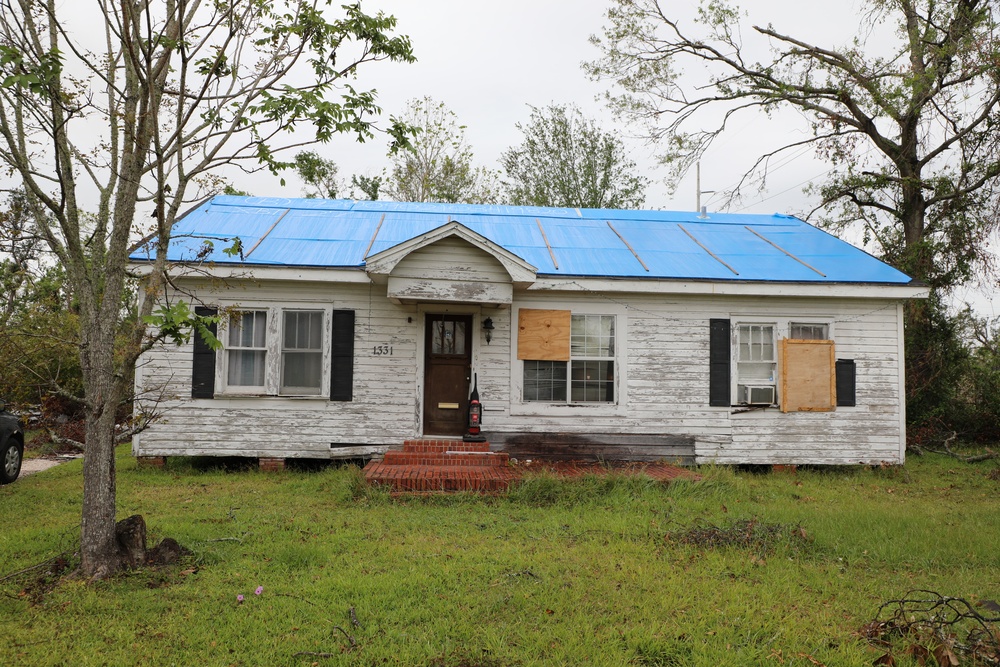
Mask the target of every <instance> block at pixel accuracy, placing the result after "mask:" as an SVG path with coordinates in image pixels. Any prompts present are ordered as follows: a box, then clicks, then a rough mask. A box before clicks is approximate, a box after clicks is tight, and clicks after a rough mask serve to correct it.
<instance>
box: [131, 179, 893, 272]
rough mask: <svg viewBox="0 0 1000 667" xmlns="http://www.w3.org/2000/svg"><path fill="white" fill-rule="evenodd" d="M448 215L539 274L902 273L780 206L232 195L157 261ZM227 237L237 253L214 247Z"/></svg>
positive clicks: (358, 238) (288, 262)
mask: <svg viewBox="0 0 1000 667" xmlns="http://www.w3.org/2000/svg"><path fill="white" fill-rule="evenodd" d="M449 222H458V223H461V224H462V225H464V226H465V227H468V228H469V229H471V230H472V231H474V232H476V233H477V234H480V235H481V236H483V237H485V238H486V239H489V240H490V241H492V242H493V243H496V244H497V245H499V246H501V247H503V248H505V249H506V250H508V251H509V252H511V253H513V254H514V255H517V256H518V257H520V258H521V259H523V260H524V261H525V262H527V263H529V264H531V265H532V266H535V267H536V268H537V269H538V274H539V275H556V276H558V275H563V276H584V277H589V276H592V277H607V278H652V279H676V280H741V281H744V280H745V281H763V282H836V283H882V284H906V283H909V282H910V278H909V277H908V276H906V275H905V274H903V273H901V272H899V271H897V270H896V269H894V268H892V267H891V266H889V265H888V264H885V263H883V262H881V261H879V260H878V259H876V258H874V257H872V256H871V255H869V254H868V253H866V252H864V251H862V250H860V249H858V248H855V247H854V246H852V245H851V244H849V243H847V242H845V241H842V240H840V239H838V238H836V237H834V236H831V235H830V234H828V233H826V232H824V231H822V230H820V229H817V228H815V227H813V226H811V225H809V224H807V223H805V222H803V221H802V220H799V219H798V218H795V217H792V216H787V215H753V214H732V213H710V214H708V215H707V216H705V217H702V216H700V215H699V214H698V213H693V212H692V213H687V212H678V211H621V210H598V209H582V210H578V209H565V208H540V207H531V206H493V205H473V204H410V203H399V202H371V201H359V202H355V201H351V200H324V199H279V198H264V197H233V196H218V197H214V198H212V199H210V200H208V201H206V202H205V203H203V204H202V205H200V206H199V207H198V208H196V209H195V210H193V211H191V212H190V213H189V214H187V215H186V216H184V217H183V218H182V219H181V220H180V221H179V222H178V223H177V224H176V226H175V227H174V233H173V238H172V240H171V242H170V249H169V251H168V259H169V260H171V261H174V262H191V261H210V262H216V263H218V264H251V265H268V266H303V267H305V266H308V267H356V268H363V267H364V265H365V258H366V257H369V256H371V255H374V254H376V253H379V252H381V251H383V250H387V249H389V248H392V247H394V246H396V245H399V244H400V243H403V242H406V241H409V240H410V239H413V238H414V237H417V236H420V235H421V234H424V233H427V232H429V231H431V230H434V229H437V228H438V227H441V226H442V225H446V224H448V223H449ZM376 230H377V235H376ZM543 230H544V235H543ZM237 237H238V238H239V239H240V241H241V243H242V248H243V253H244V257H242V258H241V257H240V256H238V255H236V256H231V255H228V254H226V253H225V252H223V250H224V249H225V248H228V247H230V246H231V245H232V243H233V239H235V238H237ZM546 240H547V241H548V245H549V246H550V247H551V253H550V251H549V247H547V246H546ZM626 243H627V245H626ZM629 246H631V249H630V248H629ZM633 251H634V254H633ZM148 252H149V250H148V249H145V248H144V249H140V250H139V251H137V252H136V253H134V254H133V255H132V259H133V260H137V261H142V260H147V259H149V255H148ZM636 255H638V258H637V257H636ZM553 256H554V257H555V260H556V263H558V267H557V266H556V265H555V264H554V263H553ZM640 259H641V261H640ZM643 263H644V264H645V267H644V266H643ZM647 268H648V270H647Z"/></svg>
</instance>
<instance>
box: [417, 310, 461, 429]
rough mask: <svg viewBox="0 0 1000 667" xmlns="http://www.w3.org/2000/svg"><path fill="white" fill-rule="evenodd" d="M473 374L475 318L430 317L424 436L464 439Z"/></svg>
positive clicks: (427, 344) (426, 343)
mask: <svg viewBox="0 0 1000 667" xmlns="http://www.w3.org/2000/svg"><path fill="white" fill-rule="evenodd" d="M471 372H472V316H471V315H427V330H426V332H425V335H424V435H463V434H465V432H466V427H467V421H468V411H469V379H470V378H471Z"/></svg>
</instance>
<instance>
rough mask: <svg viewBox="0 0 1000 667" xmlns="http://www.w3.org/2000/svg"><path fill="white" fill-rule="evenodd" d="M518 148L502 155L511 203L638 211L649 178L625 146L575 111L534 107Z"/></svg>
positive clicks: (570, 107)
mask: <svg viewBox="0 0 1000 667" xmlns="http://www.w3.org/2000/svg"><path fill="white" fill-rule="evenodd" d="M517 129H519V130H520V131H521V133H522V134H523V135H524V139H523V141H522V142H521V144H520V145H519V146H515V147H512V148H510V149H508V150H507V151H506V152H505V153H504V154H503V155H501V156H500V164H501V165H502V166H503V169H504V171H505V172H506V174H507V182H506V186H507V199H508V201H509V202H510V203H511V204H515V205H522V206H566V207H570V208H639V207H640V206H642V203H643V201H645V198H646V196H645V189H646V186H647V185H648V184H649V179H648V178H646V177H644V176H641V175H640V174H638V173H637V171H636V164H635V162H634V161H633V160H631V159H630V158H629V157H628V151H627V150H626V148H625V144H624V143H623V142H622V140H621V139H620V138H619V137H618V136H617V135H615V134H612V133H610V132H605V131H604V130H602V129H601V127H600V126H599V125H598V124H597V122H596V121H594V120H591V119H588V118H586V117H585V116H584V115H583V112H581V111H580V109H579V108H578V107H576V106H567V105H560V104H553V105H551V106H549V107H546V108H544V109H539V108H537V107H531V120H530V122H529V123H528V124H527V125H521V124H520V123H518V125H517Z"/></svg>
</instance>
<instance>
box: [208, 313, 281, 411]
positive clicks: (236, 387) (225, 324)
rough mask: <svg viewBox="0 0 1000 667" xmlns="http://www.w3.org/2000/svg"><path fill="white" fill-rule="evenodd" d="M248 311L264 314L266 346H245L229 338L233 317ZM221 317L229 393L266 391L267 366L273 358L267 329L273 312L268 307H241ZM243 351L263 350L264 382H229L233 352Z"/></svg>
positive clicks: (223, 353)
mask: <svg viewBox="0 0 1000 667" xmlns="http://www.w3.org/2000/svg"><path fill="white" fill-rule="evenodd" d="M247 313H255V314H256V313H261V314H263V315H264V346H263V347H258V346H256V345H253V346H249V347H245V346H242V345H233V344H232V343H231V342H230V340H229V336H230V329H229V324H230V321H231V320H232V318H233V317H235V316H237V315H240V316H242V315H244V314H247ZM221 319H222V321H220V323H219V324H220V328H223V334H222V335H221V336H220V337H219V340H220V341H222V349H223V352H222V355H221V356H222V357H224V360H223V361H224V366H225V368H224V373H223V377H224V378H225V386H226V389H227V391H228V393H232V394H253V395H257V394H262V393H263V392H264V388H265V387H266V386H267V366H268V364H269V363H270V361H271V358H270V357H271V354H270V351H269V350H268V347H267V338H268V336H267V329H268V327H269V326H270V325H271V313H270V312H268V310H267V309H266V308H240V309H238V310H237V309H234V310H231V311H229V312H228V313H227V314H226V316H225V317H223V318H221ZM241 351H250V352H263V353H264V369H263V370H264V377H263V378H262V379H263V383H262V384H252V385H246V384H230V382H229V370H230V364H231V357H232V353H233V352H241Z"/></svg>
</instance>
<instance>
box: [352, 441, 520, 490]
mask: <svg viewBox="0 0 1000 667" xmlns="http://www.w3.org/2000/svg"><path fill="white" fill-rule="evenodd" d="M364 473H365V480H366V481H367V482H368V483H369V484H372V485H383V486H388V487H391V488H392V489H393V490H394V491H410V492H413V491H417V492H419V491H476V492H480V493H489V492H496V491H504V490H506V489H507V488H508V487H509V486H510V484H511V482H512V481H513V480H514V479H516V478H517V474H516V473H515V471H514V470H513V469H512V468H511V467H510V465H509V457H508V455H507V454H506V453H503V452H491V451H490V445H489V443H488V442H463V441H462V440H448V439H420V440H406V441H404V442H403V450H402V451H398V450H390V451H387V452H386V453H385V457H384V458H383V459H382V460H381V461H369V462H368V465H366V466H365V469H364Z"/></svg>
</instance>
